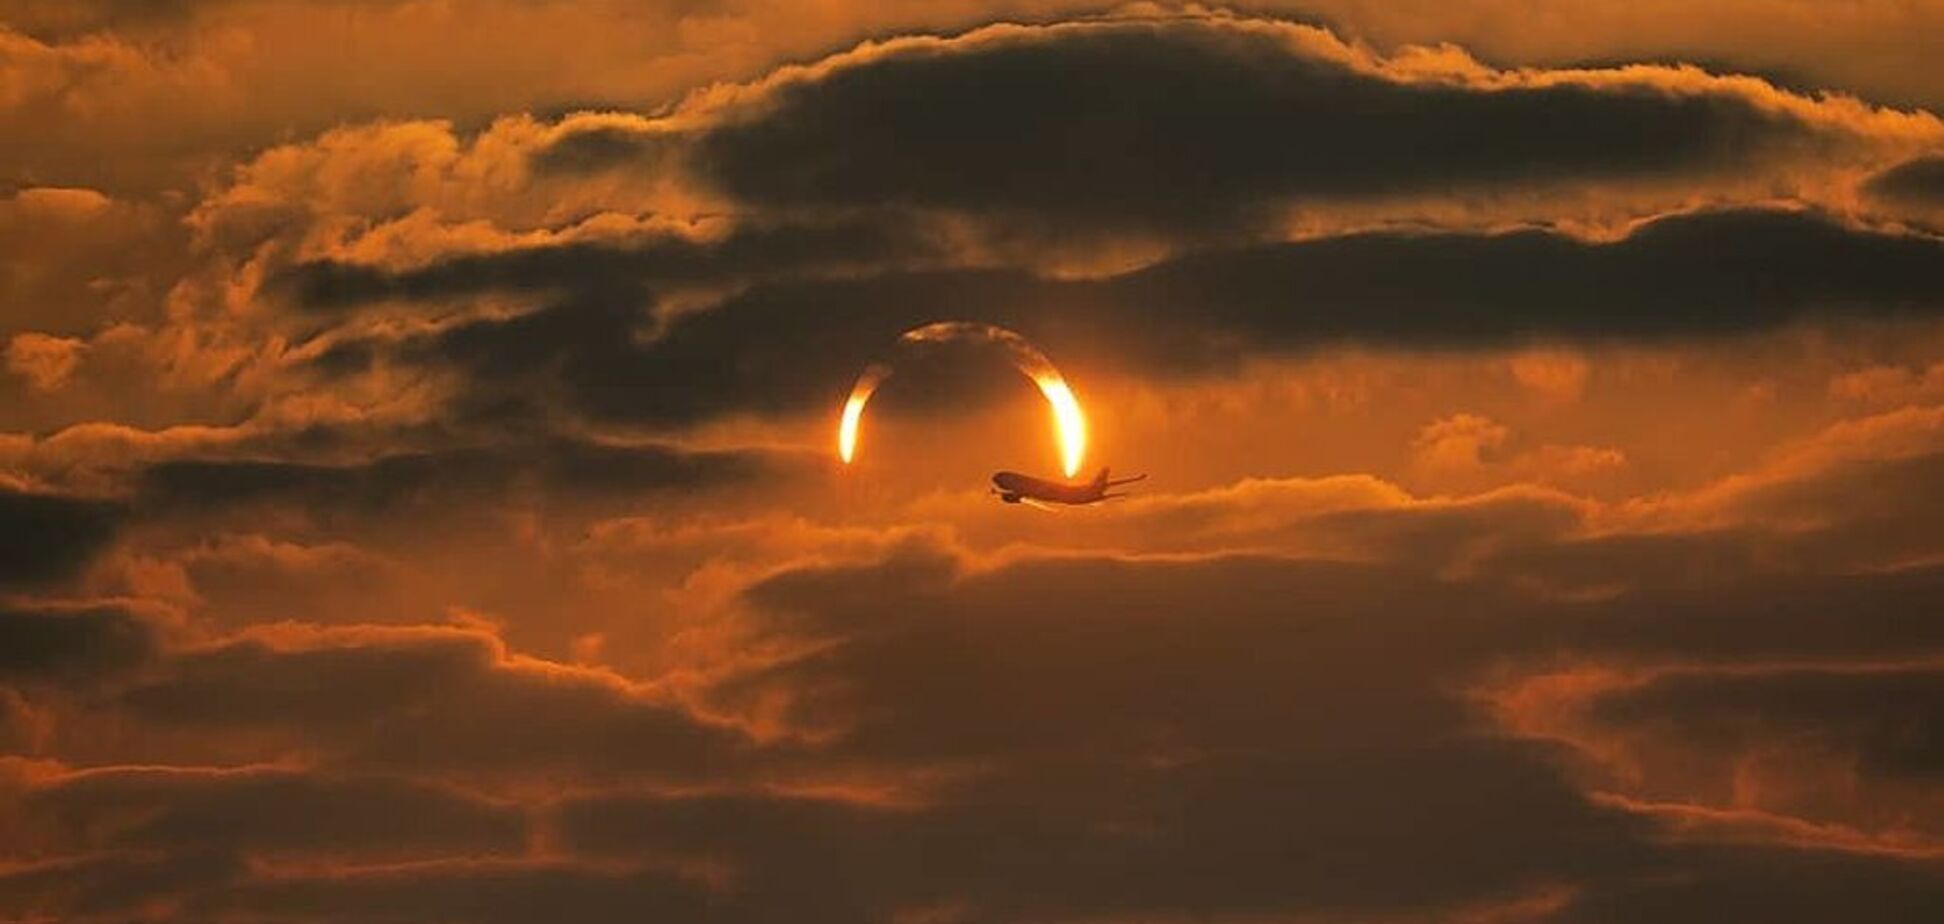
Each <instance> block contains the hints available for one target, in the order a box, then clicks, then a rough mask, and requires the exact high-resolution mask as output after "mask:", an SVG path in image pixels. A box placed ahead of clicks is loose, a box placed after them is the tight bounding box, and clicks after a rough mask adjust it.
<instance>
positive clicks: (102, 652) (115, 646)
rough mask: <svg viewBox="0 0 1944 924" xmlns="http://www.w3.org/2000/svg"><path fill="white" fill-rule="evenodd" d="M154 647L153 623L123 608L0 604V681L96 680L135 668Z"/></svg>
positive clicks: (32, 682) (150, 653)
mask: <svg viewBox="0 0 1944 924" xmlns="http://www.w3.org/2000/svg"><path fill="white" fill-rule="evenodd" d="M158 647H159V640H158V638H157V632H156V627H155V625H154V623H153V622H152V621H151V620H149V619H148V618H146V617H143V616H142V615H140V614H137V613H135V612H133V611H131V610H129V609H127V608H125V607H122V606H117V605H113V604H98V605H86V606H57V605H52V604H40V605H36V604H30V603H23V602H15V603H0V681H6V682H13V683H26V684H34V683H38V682H76V681H88V680H94V679H100V678H104V677H108V676H112V675H114V674H118V673H121V672H125V671H127V670H129V669H131V668H134V667H137V666H140V665H141V664H143V663H144V662H146V661H147V660H148V659H149V658H150V657H152V656H153V655H154V654H155V652H156V650H157V648H158Z"/></svg>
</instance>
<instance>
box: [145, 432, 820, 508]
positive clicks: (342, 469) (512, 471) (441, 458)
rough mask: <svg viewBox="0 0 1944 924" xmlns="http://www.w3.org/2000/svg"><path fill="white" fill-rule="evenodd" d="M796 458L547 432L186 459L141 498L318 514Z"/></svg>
mask: <svg viewBox="0 0 1944 924" xmlns="http://www.w3.org/2000/svg"><path fill="white" fill-rule="evenodd" d="M794 464H796V463H795V461H794V460H791V459H789V458H788V457H785V456H780V455H772V454H765V453H759V452H738V451H723V452H705V451H687V450H683V449H679V448H676V447H673V446H665V445H652V444H644V445H608V444H601V443H592V442H586V441H580V440H573V439H566V438H548V437H539V438H536V439H533V440H530V441H522V442H509V443H507V444H504V445H499V446H486V447H478V448H463V449H446V450H435V451H427V452H420V453H399V454H395V455H388V456H381V457H379V458H377V459H374V460H372V461H370V462H366V463H362V464H345V465H321V464H312V463H303V462H292V461H269V460H260V461H252V460H231V459H200V460H199V459H181V460H175V461H169V462H162V463H158V464H156V465H153V466H150V467H148V468H147V469H145V470H143V471H142V473H141V475H140V492H139V495H138V496H139V497H140V498H141V501H142V502H143V503H144V504H145V505H147V506H148V507H151V508H154V509H156V510H158V511H163V512H167V511H179V510H183V509H207V508H221V507H232V506H238V505H249V504H270V505H294V506H297V507H300V508H303V509H306V510H309V511H311V512H312V513H314V514H317V515H319V516H324V517H331V516H337V515H344V514H377V513H394V514H395V513H400V512H403V511H406V510H411V509H420V508H429V509H445V508H446V506H447V505H449V504H452V503H463V502H466V501H485V500H489V499H491V500H498V499H502V498H505V497H506V496H508V495H509V494H521V493H522V492H526V493H532V494H534V495H535V496H546V495H553V496H559V497H567V498H571V497H578V496H587V495H613V494H630V493H642V492H680V491H696V490H704V489H708V488H711V487H721V486H724V485H731V484H741V483H747V482H750V481H753V480H754V479H756V478H758V477H760V476H762V475H765V474H781V473H784V472H786V471H788V470H789V469H790V468H791V467H792V466H793V465H794Z"/></svg>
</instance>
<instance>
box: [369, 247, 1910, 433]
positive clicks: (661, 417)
mask: <svg viewBox="0 0 1944 924" xmlns="http://www.w3.org/2000/svg"><path fill="white" fill-rule="evenodd" d="M598 253H600V251H597V250H591V249H576V250H572V251H568V252H564V253H558V254H555V255H553V256H542V255H541V254H537V253H536V254H513V255H506V256H501V257H482V258H473V259H470V260H468V261H466V262H465V265H466V266H468V267H473V270H472V271H469V272H467V273H456V272H451V273H449V272H448V271H447V270H445V269H440V268H434V269H430V270H424V271H419V272H417V273H413V274H407V275H406V276H403V277H400V278H401V279H405V280H416V281H408V282H401V283H398V285H402V286H405V287H406V290H412V291H416V292H418V293H419V294H421V295H423V296H427V297H429V296H430V295H432V294H433V293H450V292H477V291H482V290H485V289H489V288H492V287H493V286H495V285H497V283H496V282H494V280H496V279H501V278H504V277H502V276H501V272H502V271H501V270H498V269H487V268H486V267H493V266H502V265H504V266H509V267H514V268H515V269H508V270H505V272H506V273H508V274H510V276H511V277H512V278H514V279H517V280H518V281H517V282H515V283H514V285H515V286H516V287H517V288H522V289H525V288H532V287H539V286H541V285H542V283H541V282H540V280H543V279H544V280H550V282H548V283H546V284H547V285H551V286H555V287H559V288H563V289H568V290H570V291H573V292H575V294H573V295H570V296H568V297H564V298H561V299H560V300H558V301H556V302H554V303H553V304H551V305H550V306H548V307H545V308H542V309H540V310H538V311H535V312H533V313H530V314H526V315H522V316H519V317H515V318H509V319H491V320H481V321H477V322H472V323H467V324H461V325H458V326H455V327H453V328H451V329H449V330H447V331H444V332H441V333H439V334H436V335H428V336H425V337H417V338H411V339H407V340H405V341H404V342H402V343H397V344H391V345H389V346H387V345H384V344H378V345H372V344H364V345H361V346H359V347H355V348H353V347H347V349H359V350H370V349H379V348H380V347H384V348H385V349H388V350H389V351H390V352H391V353H392V354H394V355H396V356H397V357H398V358H400V359H402V360H405V361H409V362H418V363H437V364H441V365H456V366H458V367H460V368H463V369H466V370H469V371H470V373H471V377H472V379H473V382H474V386H475V391H474V393H473V398H472V400H473V401H475V402H477V403H479V404H480V405H482V406H486V407H491V406H496V404H497V403H499V402H504V401H516V402H517V401H532V400H538V399H537V398H535V396H536V395H546V394H550V395H552V396H553V397H554V399H555V400H558V401H562V402H564V403H565V404H566V405H567V406H568V407H569V408H572V409H574V410H577V411H579V412H582V413H586V414H590V415H593V416H595V417H597V418H604V419H611V420H632V421H646V422H655V423H686V422H693V421H697V420H704V419H708V418H711V417H715V416H718V415H722V414H728V413H735V412H747V411H757V412H783V411H800V410H803V409H806V408H809V407H817V406H830V405H834V404H835V403H837V402H838V401H840V400H841V397H842V394H843V392H844V390H845V389H847V388H848V387H849V383H850V380H851V378H852V377H853V376H854V375H855V374H856V373H857V371H858V370H859V369H861V368H862V367H863V366H864V365H865V364H866V363H868V362H871V361H872V360H874V359H877V358H880V357H882V356H883V355H885V353H886V351H887V350H888V349H889V347H890V345H891V343H892V342H893V341H894V339H895V337H896V335H897V333H898V332H899V331H902V330H905V329H907V328H908V327H911V326H914V325H917V324H921V323H924V322H926V321H931V320H937V319H939V318H968V319H978V320H985V321H992V322H995V323H1000V324H1004V325H1006V326H1009V327H1013V328H1015V329H1017V330H1020V331H1021V332H1023V333H1026V334H1027V335H1028V336H1030V337H1032V338H1033V339H1034V340H1035V341H1037V342H1038V343H1040V344H1041V345H1042V346H1044V347H1045V348H1046V349H1047V350H1048V351H1049V352H1050V353H1051V354H1052V355H1054V356H1057V357H1061V358H1063V359H1070V358H1078V359H1080V360H1081V361H1084V362H1100V363H1106V364H1114V363H1118V364H1123V365H1132V366H1135V367H1136V368H1139V369H1141V370H1142V371H1146V372H1151V373H1170V372H1172V373H1201V372H1210V371H1220V370H1224V369H1227V368H1230V367H1232V366H1233V365H1234V364H1236V363H1238V362H1240V361H1242V360H1245V359H1248V358H1251V357H1255V356H1260V355H1273V354H1277V353H1284V354H1287V353H1299V352H1305V351H1312V350H1317V349H1322V348H1325V347H1328V346H1332V345H1341V344H1345V343H1360V344H1373V345H1379V346H1408V347H1476V348H1495V347H1503V346H1506V345H1515V344H1519V343H1523V342H1527V341H1532V340H1575V341H1588V342H1601V341H1614V340H1625V341H1641V340H1648V341H1656V340H1672V339H1674V338H1685V337H1696V336H1703V337H1706V336H1727V335H1732V334H1739V333H1748V332H1753V331H1761V330H1767V329H1771V328H1774V327H1777V326H1779V325H1783V324H1787V323H1790V322H1794V321H1800V320H1808V319H1816V318H1822V319H1841V318H1884V317H1899V316H1912V315H1929V314H1932V313H1935V312H1936V311H1937V310H1938V309H1939V308H1940V307H1944V288H1940V287H1939V286H1938V284H1937V278H1936V273H1935V266H1936V265H1937V264H1938V262H1939V261H1940V260H1944V244H1940V243H1939V242H1937V241H1936V240H1933V239H1930V238H1924V237H1915V236H1907V235H1900V234H1895V233H1889V232H1878V231H1871V230H1864V229H1859V228H1855V227H1851V226H1848V225H1845V224H1842V223H1840V222H1839V221H1837V220H1835V219H1834V218H1831V217H1829V216H1825V215H1821V214H1817V213H1813V212H1792V211H1771V210H1746V211H1726V212H1702V213H1696V214H1689V215H1677V216H1670V217H1666V218H1662V219H1660V220H1657V221H1654V222H1650V223H1647V224H1645V225H1643V226H1641V227H1640V228H1638V229H1636V230H1635V231H1634V232H1633V233H1631V234H1629V235H1627V236H1626V237H1623V238H1621V239H1619V240H1617V241H1612V242H1597V241H1586V240H1581V239H1578V238H1575V237H1572V236H1569V235H1565V234H1560V233H1556V232H1550V231H1541V230H1525V231H1513V232H1506V233H1498V234H1471V233H1453V232H1443V233H1434V232H1372V233H1364V234H1355V235H1349V236H1342V237H1329V238H1321V239H1315V240H1305V241H1298V242H1291V243H1284V244H1270V245H1260V246H1254V247H1247V248H1241V249H1232V250H1215V251H1208V252H1198V253H1191V254H1187V255H1183V256H1180V257H1178V258H1175V259H1171V260H1168V261H1165V262H1162V263H1160V264H1157V265H1154V266H1151V267H1148V268H1145V269H1140V270H1136V271H1132V272H1129V273H1125V274H1122V275H1118V276H1113V277H1109V278H1105V279H1095V280H1062V279H1050V278H1045V277H1040V276H1036V275H1033V274H1030V273H1026V272H1021V271H1015V270H980V269H955V270H920V271H889V272H879V273H872V274H862V275H854V276H847V277H836V278H809V279H804V278H798V279H792V280H778V281H774V282H770V283H765V284H758V285H755V286H752V287H750V288H749V289H748V290H747V291H743V292H741V293H739V294H735V295H732V296H730V297H729V298H727V299H726V300H724V301H723V302H721V303H720V304H718V305H716V306H715V307H713V308H710V309H708V310H704V311H695V312H689V313H684V314H682V315H680V316H679V317H677V318H674V319H672V320H671V321H670V322H669V323H668V324H667V325H666V327H665V328H664V329H663V330H661V331H660V332H659V333H658V334H657V335H655V336H652V337H647V338H645V339H644V337H643V336H641V334H640V331H641V329H642V327H643V325H644V324H645V323H646V318H647V316H648V313H649V310H650V305H651V304H652V298H651V296H650V293H651V292H652V291H653V289H654V287H655V285H656V284H657V282H658V281H659V279H658V277H656V276H655V275H654V273H652V272H650V271H649V270H647V269H646V268H643V267H641V266H637V265H634V264H631V263H630V262H629V261H630V259H631V258H629V257H627V256H624V255H616V254H609V255H608V256H605V257H599V256H596V254H598ZM496 261H506V262H505V263H504V264H501V263H498V262H496ZM582 261H591V262H590V263H589V264H588V266H587V269H588V272H587V273H583V272H581V271H580V270H579V269H577V267H580V266H581V263H582ZM603 265H605V266H606V267H607V269H606V270H601V269H599V267H601V266H603ZM621 266H632V267H633V268H632V269H629V270H626V271H624V272H621V273H619V275H621V276H625V275H627V274H628V273H637V272H638V273H640V275H639V276H638V277H636V278H635V280H634V282H633V283H632V284H626V285H615V284H611V283H615V282H617V276H616V274H615V272H614V271H615V269H616V268H617V267H621ZM358 272H368V271H358ZM462 279H464V280H466V281H463V282H462V281H460V280H462ZM589 280H593V281H591V282H590V281H589ZM603 280H605V281H603ZM374 285H375V288H373V289H371V290H370V291H371V292H374V293H375V292H385V291H390V289H389V287H388V285H386V284H376V283H375V284H374ZM421 286H423V287H424V288H419V287H421ZM347 292H348V290H347ZM346 297H349V296H348V295H346ZM948 378H949V377H948ZM902 382H903V380H900V385H899V386H898V387H900V388H902V387H903V384H902Z"/></svg>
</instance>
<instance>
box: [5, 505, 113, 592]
mask: <svg viewBox="0 0 1944 924" xmlns="http://www.w3.org/2000/svg"><path fill="white" fill-rule="evenodd" d="M122 517H123V511H122V510H121V508H119V507H118V506H117V505H115V504H112V503H108V502H104V501H99V500H94V499H90V498H83V497H71V496H65V495H61V494H51V493H42V492H35V491H23V490H20V489H17V488H14V487H11V486H8V485H6V484H4V483H0V537H4V538H0V586H10V585H11V586H19V585H37V584H46V583H50V582H53V581H58V580H62V579H65V578H69V577H72V576H74V575H75V574H76V573H78V572H79V571H80V570H81V568H82V567H84V566H85V565H87V563H88V562H89V561H90V560H91V559H92V558H93V557H94V556H95V554H96V553H98V552H99V551H101V550H102V548H104V547H105V546H106V545H107V544H108V543H109V541H110V540H112V539H113V538H114V537H115V533H116V530H117V528H118V526H119V525H120V522H121V519H122Z"/></svg>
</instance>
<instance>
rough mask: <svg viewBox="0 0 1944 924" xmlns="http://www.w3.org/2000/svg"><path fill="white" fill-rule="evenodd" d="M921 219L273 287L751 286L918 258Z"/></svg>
mask: <svg viewBox="0 0 1944 924" xmlns="http://www.w3.org/2000/svg"><path fill="white" fill-rule="evenodd" d="M935 253H936V246H935V245H934V244H933V243H931V242H930V241H929V240H928V238H927V236H926V235H925V233H924V231H923V230H922V229H921V228H920V227H918V226H917V225H915V224H913V223H911V222H909V221H907V220H904V219H901V218H899V217H896V216H876V217H875V218H874V219H872V220H855V221H838V222H832V223H828V224H819V225H791V224H774V225H771V224H762V223H749V224H743V225H740V226H738V227H737V228H735V229H734V230H733V231H731V232H729V233H728V234H726V235H725V236H723V237H722V238H721V239H716V240H707V239H703V240H697V239H689V238H684V237H679V236H675V235H655V236H650V237H647V238H646V239H645V240H642V241H638V242H634V243H630V244H626V245H618V244H596V243H570V244H563V245H558V246H549V247H529V248H521V249H516V250H511V251H507V252H502V253H492V254H477V255H467V256H460V257H454V258H451V259H448V260H444V261H440V262H437V263H434V264H431V265H429V266H425V267H420V268H416V269H411V270H406V271H402V272H385V271H382V270H378V269H375V268H372V267H368V266H363V265H359V264H354V263H343V262H336V261H331V260H317V261H311V262H307V263H302V264H299V265H297V266H295V267H292V268H290V269H289V270H286V271H284V272H283V274H282V275H281V276H279V277H278V278H277V280H276V281H275V283H274V286H273V288H274V289H275V290H277V291H282V292H287V293H289V294H291V295H292V296H293V297H294V299H295V301H296V304H298V305H299V306H302V307H306V308H309V309H312V310H320V311H321V310H327V309H339V308H343V307H346V306H351V305H357V304H361V303H366V302H372V301H378V300H382V299H439V298H452V297H455V296H464V295H472V294H478V293H482V292H549V291H567V292H609V293H616V294H621V295H630V294H632V295H637V296H638V295H639V293H640V292H641V290H642V288H643V285H644V284H645V283H653V284H654V285H655V286H657V287H660V288H669V287H673V286H676V285H682V284H694V283H705V282H712V283H718V284H725V283H726V284H737V285H740V284H746V283H748V282H751V281H753V280H759V279H762V278H765V277H767V276H773V275H777V274H783V273H803V272H810V273H812V274H814V273H817V272H831V271H836V270H840V269H842V268H844V267H847V266H854V265H864V266H868V265H874V264H880V263H885V262H888V261H893V260H902V261H910V260H914V259H919V258H922V257H925V256H926V255H930V254H935Z"/></svg>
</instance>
